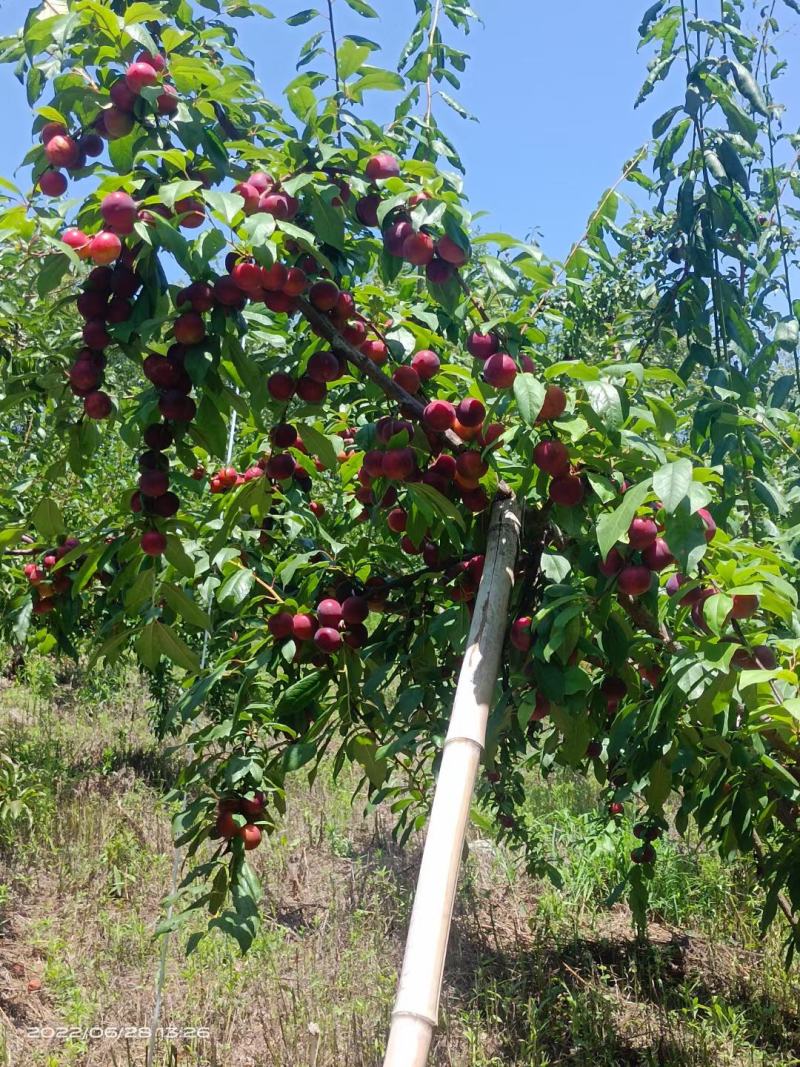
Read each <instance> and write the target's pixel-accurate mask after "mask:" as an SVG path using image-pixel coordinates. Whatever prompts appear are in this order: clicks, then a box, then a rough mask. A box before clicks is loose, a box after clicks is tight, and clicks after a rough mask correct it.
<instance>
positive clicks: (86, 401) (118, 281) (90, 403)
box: [69, 246, 142, 419]
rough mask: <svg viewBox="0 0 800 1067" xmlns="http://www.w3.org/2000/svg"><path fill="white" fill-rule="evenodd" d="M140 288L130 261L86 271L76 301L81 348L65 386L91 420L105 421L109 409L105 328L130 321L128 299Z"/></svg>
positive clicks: (108, 336)
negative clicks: (68, 386) (106, 386)
mask: <svg viewBox="0 0 800 1067" xmlns="http://www.w3.org/2000/svg"><path fill="white" fill-rule="evenodd" d="M120 251H122V247H121V246H120ZM125 251H126V252H127V250H125ZM141 284H142V283H141V279H140V278H139V277H138V275H137V274H136V271H135V270H134V269H133V267H132V266H131V262H130V257H128V256H123V257H122V258H121V259H119V261H118V262H117V263H115V265H114V266H113V267H111V266H109V265H102V266H97V267H95V268H94V269H93V270H92V271H90V272H89V274H88V276H87V278H86V281H85V282H84V286H83V292H81V293H80V295H79V296H78V298H77V308H78V313H79V314H80V316H81V318H82V319H83V320H84V325H83V329H82V332H81V336H82V338H83V342H84V345H85V347H84V348H82V349H81V350H80V351H79V352H78V355H77V356H76V358H75V362H74V363H73V365H72V366H71V367H70V369H69V385H70V388H71V390H72V392H73V393H74V395H75V396H77V397H80V398H81V399H82V400H83V410H84V413H85V414H86V415H87V416H88V417H89V418H91V419H105V418H108V416H109V415H110V414H111V411H112V409H113V404H112V402H111V397H110V396H109V395H108V394H107V393H105V392H104V391H103V390H102V389H101V386H102V384H103V371H104V369H105V366H106V356H105V349H106V348H107V347H108V345H110V344H111V340H112V338H111V335H110V334H109V332H108V327H109V326H113V325H114V324H116V323H120V322H125V321H126V320H127V319H129V318H130V315H131V311H132V304H131V298H132V297H133V296H134V295H135V294H136V292H137V291H138V289H139V288H140V286H141Z"/></svg>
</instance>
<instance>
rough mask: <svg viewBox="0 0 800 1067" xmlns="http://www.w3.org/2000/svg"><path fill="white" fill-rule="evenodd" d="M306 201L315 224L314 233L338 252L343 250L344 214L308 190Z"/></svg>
mask: <svg viewBox="0 0 800 1067" xmlns="http://www.w3.org/2000/svg"><path fill="white" fill-rule="evenodd" d="M306 200H307V202H308V206H309V208H310V210H311V217H312V218H313V220H314V223H315V227H314V228H315V231H316V233H317V235H318V237H319V239H320V240H321V241H324V242H325V244H329V245H332V246H333V247H334V248H338V249H340V250H343V249H344V214H343V212H342V210H341V209H340V208H335V207H333V205H332V204H330V203H329V202H328V201H327V200H325V199H324V198H323V197H321V196H320V195H319V193H317V192H314V191H313V190H309V191H308V192H307V193H306Z"/></svg>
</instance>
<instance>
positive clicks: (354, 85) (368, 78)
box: [350, 67, 406, 94]
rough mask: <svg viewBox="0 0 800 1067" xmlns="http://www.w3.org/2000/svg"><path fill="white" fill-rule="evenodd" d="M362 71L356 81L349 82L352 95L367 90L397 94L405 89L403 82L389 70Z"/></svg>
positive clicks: (369, 68)
mask: <svg viewBox="0 0 800 1067" xmlns="http://www.w3.org/2000/svg"><path fill="white" fill-rule="evenodd" d="M361 70H362V71H363V73H362V75H361V77H360V78H359V79H358V81H355V82H350V89H351V91H352V92H353V93H359V94H360V93H363V92H365V91H366V90H367V89H381V90H383V91H385V92H389V93H392V92H399V91H400V90H401V89H403V88H404V87H405V84H406V83H405V82H404V81H403V79H402V78H401V77H400V75H399V74H395V73H394V71H391V70H382V69H380V68H379V67H362V68H361Z"/></svg>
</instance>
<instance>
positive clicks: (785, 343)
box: [774, 318, 800, 352]
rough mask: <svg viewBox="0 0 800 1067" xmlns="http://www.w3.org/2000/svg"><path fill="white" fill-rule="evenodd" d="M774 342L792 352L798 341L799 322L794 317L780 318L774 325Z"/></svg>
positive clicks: (799, 332) (799, 338)
mask: <svg viewBox="0 0 800 1067" xmlns="http://www.w3.org/2000/svg"><path fill="white" fill-rule="evenodd" d="M774 341H775V344H776V345H777V346H778V348H783V349H785V350H786V351H787V352H794V350H795V349H796V348H797V346H798V344H799V343H800V324H799V323H798V321H797V319H795V318H791V319H789V318H787V319H781V321H780V322H779V323H778V325H777V326H776V327H775V338H774Z"/></svg>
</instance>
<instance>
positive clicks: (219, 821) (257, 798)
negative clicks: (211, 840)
mask: <svg viewBox="0 0 800 1067" xmlns="http://www.w3.org/2000/svg"><path fill="white" fill-rule="evenodd" d="M266 806H267V804H266V797H265V796H264V794H263V793H253V794H252V795H250V796H238V797H220V799H219V800H218V801H217V817H216V820H215V823H214V834H213V835H212V836H215V837H222V838H224V839H225V840H226V841H230V840H232V839H233V838H235V837H236V838H241V839H242V841H243V842H244V847H245V849H246V850H247V851H248V852H250V851H251V850H252V849H254V848H258V846H259V845H260V844H261V837H262V833H261V828H260V827H259V826H257V825H256V824H257V823H258V821H259V820H260V819H263V817H264V812H265V811H266Z"/></svg>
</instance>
